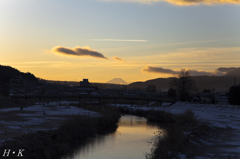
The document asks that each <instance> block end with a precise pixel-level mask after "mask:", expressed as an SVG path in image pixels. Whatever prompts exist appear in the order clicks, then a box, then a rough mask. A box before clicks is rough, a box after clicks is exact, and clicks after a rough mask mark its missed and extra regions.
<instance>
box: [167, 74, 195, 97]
mask: <svg viewBox="0 0 240 159" xmlns="http://www.w3.org/2000/svg"><path fill="white" fill-rule="evenodd" d="M170 87H171V88H172V89H174V90H176V91H177V93H178V95H179V97H180V100H182V101H186V100H188V99H189V97H190V93H193V92H195V91H197V87H196V84H195V81H194V80H193V79H192V78H191V76H190V75H189V71H186V70H184V69H183V70H181V73H180V74H179V75H178V77H175V78H173V79H172V80H171V82H170Z"/></svg>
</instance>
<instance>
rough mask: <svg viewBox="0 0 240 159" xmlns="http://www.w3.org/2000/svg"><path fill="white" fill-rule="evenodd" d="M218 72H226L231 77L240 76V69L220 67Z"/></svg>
mask: <svg viewBox="0 0 240 159" xmlns="http://www.w3.org/2000/svg"><path fill="white" fill-rule="evenodd" d="M217 70H218V71H220V72H226V73H227V75H230V76H240V67H230V68H225V67H220V68H218V69H217Z"/></svg>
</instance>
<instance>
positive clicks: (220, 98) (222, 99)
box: [214, 92, 229, 104]
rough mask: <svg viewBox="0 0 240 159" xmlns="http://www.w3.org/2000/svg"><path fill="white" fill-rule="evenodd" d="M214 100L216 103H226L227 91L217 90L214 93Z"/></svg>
mask: <svg viewBox="0 0 240 159" xmlns="http://www.w3.org/2000/svg"><path fill="white" fill-rule="evenodd" d="M214 98H215V102H216V103H218V104H228V103H229V99H228V93H226V92H217V93H215V95H214Z"/></svg>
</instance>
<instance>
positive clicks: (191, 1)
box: [104, 0, 240, 6]
mask: <svg viewBox="0 0 240 159" xmlns="http://www.w3.org/2000/svg"><path fill="white" fill-rule="evenodd" d="M104 1H111V2H114V1H122V2H138V3H145V4H153V3H156V2H168V3H171V4H174V5H179V6H186V5H200V4H205V5H216V4H240V0H104Z"/></svg>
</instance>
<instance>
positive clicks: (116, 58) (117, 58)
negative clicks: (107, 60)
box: [112, 56, 126, 62]
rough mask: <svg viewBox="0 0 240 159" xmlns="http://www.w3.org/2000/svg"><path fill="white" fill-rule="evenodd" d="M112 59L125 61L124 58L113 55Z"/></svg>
mask: <svg viewBox="0 0 240 159" xmlns="http://www.w3.org/2000/svg"><path fill="white" fill-rule="evenodd" d="M112 58H113V59H114V60H117V61H121V62H126V61H125V60H123V59H121V58H119V57H117V56H114V57H112Z"/></svg>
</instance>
